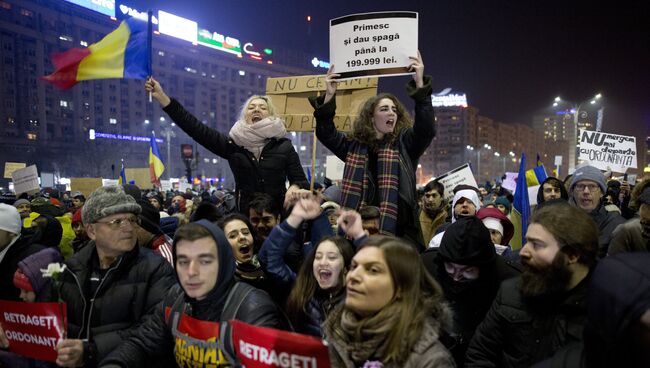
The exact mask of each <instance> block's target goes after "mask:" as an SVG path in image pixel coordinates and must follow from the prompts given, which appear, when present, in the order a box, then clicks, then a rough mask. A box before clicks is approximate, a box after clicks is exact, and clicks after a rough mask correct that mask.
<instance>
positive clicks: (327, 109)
mask: <svg viewBox="0 0 650 368" xmlns="http://www.w3.org/2000/svg"><path fill="white" fill-rule="evenodd" d="M338 76H339V74H335V73H334V65H332V66H331V67H330V68H329V70H328V71H327V75H326V76H325V86H326V88H325V94H324V95H321V96H318V97H315V96H312V97H310V98H309V102H310V103H311V105H312V107H313V108H314V118H316V137H317V138H318V140H319V141H320V142H321V143H322V144H323V145H324V146H325V147H327V148H328V149H329V150H330V151H332V153H334V154H335V155H336V157H338V158H339V159H341V160H342V161H345V158H346V156H347V154H348V146H349V144H350V142H349V141H348V139H347V137H346V135H345V134H343V133H341V132H339V131H337V130H336V126H335V125H334V115H336V98H334V97H335V95H336V87H337V84H338V82H337V81H336V78H337V77H338Z"/></svg>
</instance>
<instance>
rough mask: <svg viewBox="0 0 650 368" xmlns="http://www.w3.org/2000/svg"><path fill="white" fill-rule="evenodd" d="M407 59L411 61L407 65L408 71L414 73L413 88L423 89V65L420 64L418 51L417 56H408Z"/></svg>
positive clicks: (420, 58)
mask: <svg viewBox="0 0 650 368" xmlns="http://www.w3.org/2000/svg"><path fill="white" fill-rule="evenodd" d="M409 59H411V60H413V62H412V63H411V65H409V71H412V72H415V74H413V80H414V81H415V86H416V87H417V88H422V87H424V63H423V62H422V55H420V50H418V56H417V57H415V56H409Z"/></svg>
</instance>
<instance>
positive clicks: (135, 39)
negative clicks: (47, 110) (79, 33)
mask: <svg viewBox="0 0 650 368" xmlns="http://www.w3.org/2000/svg"><path fill="white" fill-rule="evenodd" d="M147 29H148V24H147V23H146V22H143V21H141V20H139V19H137V18H133V17H132V18H129V19H127V20H124V21H122V23H121V24H120V26H119V27H117V29H116V30H114V31H113V32H111V33H109V34H107V35H106V36H105V37H104V38H102V39H101V41H99V42H97V43H94V44H92V45H90V46H88V47H87V48H74V49H70V50H68V51H65V52H61V53H56V54H53V55H52V64H54V68H55V70H54V72H53V73H52V74H50V75H47V76H44V77H42V79H44V80H46V81H48V82H50V83H52V84H54V85H55V86H57V87H59V88H61V89H69V88H72V86H74V85H75V84H77V83H78V82H79V81H82V80H91V79H107V78H125V79H146V78H147V76H149V75H151V65H150V62H149V58H150V53H149V49H150V45H149V41H148V35H147Z"/></svg>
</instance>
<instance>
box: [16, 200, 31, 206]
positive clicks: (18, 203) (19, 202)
mask: <svg viewBox="0 0 650 368" xmlns="http://www.w3.org/2000/svg"><path fill="white" fill-rule="evenodd" d="M21 204H30V203H29V201H28V200H26V199H24V198H21V199H19V200H17V201H16V202H14V207H18V206H20V205H21Z"/></svg>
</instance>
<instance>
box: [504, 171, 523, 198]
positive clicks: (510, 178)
mask: <svg viewBox="0 0 650 368" xmlns="http://www.w3.org/2000/svg"><path fill="white" fill-rule="evenodd" d="M518 176H519V173H516V172H511V171H508V172H506V178H505V179H504V180H503V183H501V187H502V188H505V189H508V190H509V191H510V192H511V193H514V192H515V189H517V177H518Z"/></svg>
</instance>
